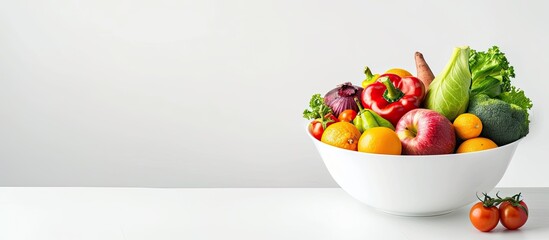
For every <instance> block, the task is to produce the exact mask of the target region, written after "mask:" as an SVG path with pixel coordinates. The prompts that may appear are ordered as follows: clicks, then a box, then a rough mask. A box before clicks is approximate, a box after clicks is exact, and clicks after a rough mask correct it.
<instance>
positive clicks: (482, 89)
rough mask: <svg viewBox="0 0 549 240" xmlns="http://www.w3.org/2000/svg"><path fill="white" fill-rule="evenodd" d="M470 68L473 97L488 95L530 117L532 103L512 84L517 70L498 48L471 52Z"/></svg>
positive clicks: (493, 47)
mask: <svg viewBox="0 0 549 240" xmlns="http://www.w3.org/2000/svg"><path fill="white" fill-rule="evenodd" d="M469 68H470V69H471V75H472V79H473V80H472V85H471V96H475V95H478V94H486V95H488V96H489V97H491V98H496V99H500V100H503V101H504V102H506V103H509V104H513V105H516V107H520V108H522V109H523V110H524V112H525V113H526V116H527V117H528V109H531V108H532V101H531V100H530V99H529V98H528V97H526V95H525V94H524V91H523V90H520V89H518V88H516V87H515V86H513V85H512V84H511V78H514V77H515V70H514V68H513V66H511V64H510V63H509V61H508V60H507V57H505V53H503V52H501V51H500V49H499V47H498V46H492V47H491V48H489V49H488V50H487V51H486V52H478V51H475V50H471V56H470V57H469Z"/></svg>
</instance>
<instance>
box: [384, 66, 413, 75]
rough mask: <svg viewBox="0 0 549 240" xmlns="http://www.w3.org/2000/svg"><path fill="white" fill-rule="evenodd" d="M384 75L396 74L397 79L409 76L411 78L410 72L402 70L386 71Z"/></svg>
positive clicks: (392, 69)
mask: <svg viewBox="0 0 549 240" xmlns="http://www.w3.org/2000/svg"><path fill="white" fill-rule="evenodd" d="M385 73H392V74H396V75H398V76H399V77H410V76H413V75H412V74H411V73H410V72H408V71H406V70H404V69H402V68H391V69H389V70H387V71H386V72H385Z"/></svg>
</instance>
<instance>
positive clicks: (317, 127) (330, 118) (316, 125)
mask: <svg viewBox="0 0 549 240" xmlns="http://www.w3.org/2000/svg"><path fill="white" fill-rule="evenodd" d="M324 121H325V122H326V127H328V126H330V125H332V123H335V122H337V121H339V120H338V119H337V118H336V117H335V116H334V115H333V114H331V113H328V114H326V116H324ZM309 132H310V133H311V134H312V135H313V137H314V138H316V139H318V140H319V141H320V139H322V134H323V133H324V128H323V127H322V120H321V119H320V118H318V119H315V120H313V121H312V122H311V123H310V124H309Z"/></svg>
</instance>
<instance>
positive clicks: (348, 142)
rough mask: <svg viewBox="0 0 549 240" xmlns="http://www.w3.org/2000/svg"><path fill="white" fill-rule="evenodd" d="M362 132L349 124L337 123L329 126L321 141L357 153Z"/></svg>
mask: <svg viewBox="0 0 549 240" xmlns="http://www.w3.org/2000/svg"><path fill="white" fill-rule="evenodd" d="M359 138H360V131H358V129H357V128H356V127H355V125H353V124H352V123H349V122H336V123H334V124H331V125H330V126H328V127H327V128H326V129H325V130H324V133H323V134H322V138H321V139H320V141H322V142H323V143H326V144H329V145H332V146H334V147H338V148H343V149H349V150H353V151H356V150H357V145H358V139H359Z"/></svg>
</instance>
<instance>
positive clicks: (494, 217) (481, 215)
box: [469, 202, 499, 232]
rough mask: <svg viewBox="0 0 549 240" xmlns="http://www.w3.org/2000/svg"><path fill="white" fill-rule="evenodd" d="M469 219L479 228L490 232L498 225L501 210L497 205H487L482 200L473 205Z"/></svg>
mask: <svg viewBox="0 0 549 240" xmlns="http://www.w3.org/2000/svg"><path fill="white" fill-rule="evenodd" d="M469 219H470V220H471V223H472V224H473V226H475V228H477V229H478V230H480V231H482V232H489V231H492V229H494V228H495V227H496V226H497V225H498V222H499V211H498V208H497V207H495V206H491V207H485V206H484V204H483V203H482V202H478V203H476V204H475V205H473V207H471V211H469Z"/></svg>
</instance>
